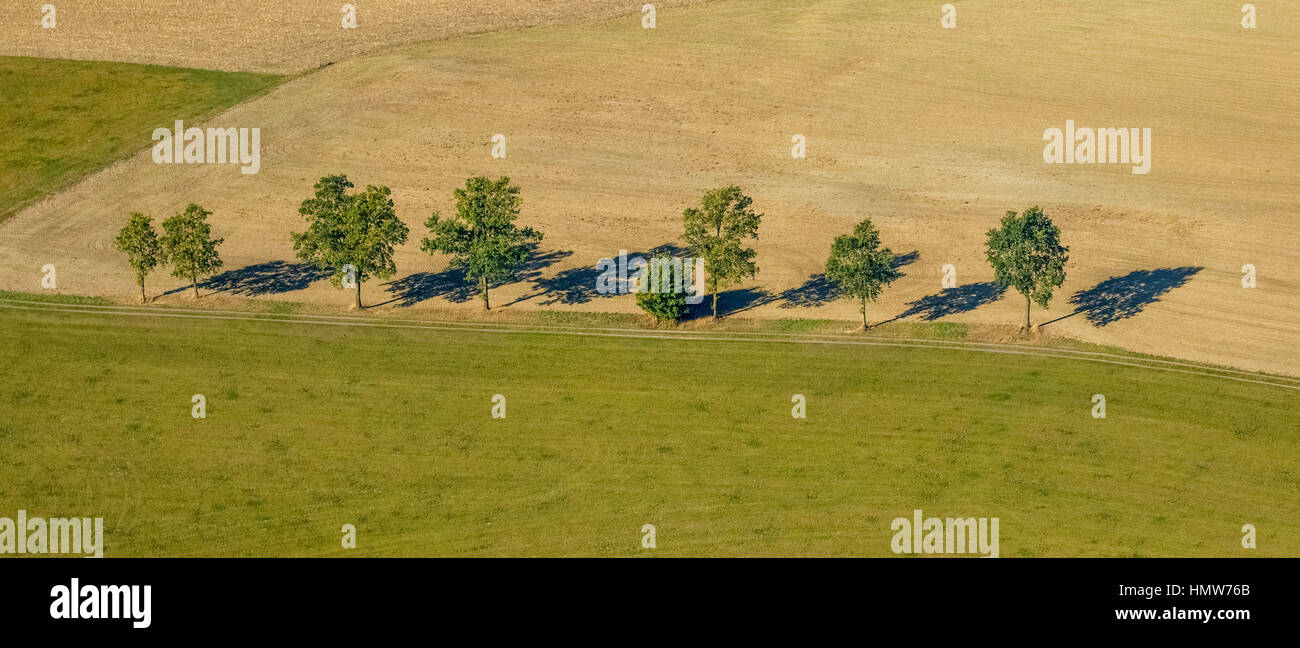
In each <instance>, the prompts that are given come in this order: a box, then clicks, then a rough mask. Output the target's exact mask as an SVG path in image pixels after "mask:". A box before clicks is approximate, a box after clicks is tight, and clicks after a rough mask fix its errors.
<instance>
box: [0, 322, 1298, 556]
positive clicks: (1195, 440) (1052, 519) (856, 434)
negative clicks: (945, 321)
mask: <svg viewBox="0 0 1300 648" xmlns="http://www.w3.org/2000/svg"><path fill="white" fill-rule="evenodd" d="M0 324H3V326H0V331H3V333H0V338H3V339H2V340H0V342H3V343H2V344H0V367H3V368H4V371H5V375H6V376H8V377H9V379H8V380H6V381H5V383H4V384H3V386H2V387H0V403H3V407H4V410H5V412H6V416H5V417H4V419H3V420H2V421H0V439H2V442H3V443H4V445H5V447H6V450H7V451H6V452H5V453H3V456H0V510H2V511H11V512H13V511H16V510H17V509H20V508H21V509H24V510H27V511H28V512H29V514H31V515H45V516H49V517H54V516H62V515H68V516H72V515H89V516H102V517H104V519H105V537H106V548H105V552H106V555H109V556H140V555H167V556H173V555H176V556H190V555H216V556H269V555H289V556H343V555H379V556H400V555H437V556H461V555H692V556H731V555H817V556H837V555H866V556H884V555H892V554H891V553H890V549H889V540H890V537H891V535H892V532H891V531H890V528H889V526H890V521H891V520H892V519H893V518H896V517H908V516H910V514H911V512H912V511H913V510H914V509H922V510H924V511H925V512H926V515H927V516H929V515H934V516H940V517H948V516H963V517H965V516H973V517H982V516H989V517H998V518H999V519H1000V520H1001V537H1000V547H1001V554H1002V555H1003V556H1073V555H1084V556H1138V555H1142V556H1237V555H1265V556H1280V555H1294V554H1295V553H1296V551H1297V550H1298V549H1300V544H1297V542H1298V541H1297V540H1296V538H1298V537H1300V534H1298V532H1300V515H1298V514H1300V498H1297V495H1298V494H1300V453H1298V452H1296V450H1297V447H1296V446H1297V444H1296V438H1295V431H1296V425H1295V424H1296V415H1295V412H1296V411H1297V406H1298V405H1300V394H1297V393H1296V392H1295V391H1294V390H1287V389H1277V388H1276V387H1271V386H1264V385H1252V384H1242V383H1233V382H1227V381H1220V380H1214V379H1211V378H1208V377H1202V376H1189V375H1181V374H1171V373H1161V372H1150V371H1144V370H1141V369H1136V368H1131V367H1123V366H1109V365H1095V364H1089V363H1068V362H1060V361H1059V360H1055V359H1052V358H1039V357H1029V356H1001V355H987V354H978V353H971V352H967V351H964V350H952V349H947V350H935V349H927V348H905V347H870V348H860V347H832V346H817V345H803V344H771V343H767V342H764V341H759V340H753V341H750V340H735V341H730V342H729V343H728V344H719V343H717V342H716V341H713V340H675V339H673V340H664V339H645V338H631V339H629V338H586V337H583V338H576V337H566V336H558V335H550V334H546V333H543V332H531V331H530V332H523V333H521V334H519V335H510V336H501V335H493V334H491V332H486V331H469V330H456V331H439V330H408V329H397V328H361V327H324V326H321V327H313V326H301V327H299V326H285V325H283V324H279V323H276V322H273V321H240V320H234V321H214V320H185V319H162V318H154V317H138V318H113V317H108V316H106V315H105V314H102V313H75V312H66V311H61V312H52V311H44V310H13V309H0ZM1098 393H1100V394H1104V395H1105V396H1106V398H1107V417H1106V418H1105V419H1094V418H1093V417H1092V415H1091V409H1092V404H1091V401H1090V399H1091V398H1092V396H1093V395H1094V394H1098ZM195 394H203V395H204V396H205V398H206V401H207V418H205V419H202V420H197V419H194V418H192V417H191V409H190V408H191V407H192V403H191V398H192V396H193V395H195ZM495 394H501V395H503V396H505V397H506V399H507V411H508V415H507V417H506V418H505V419H493V418H492V417H491V409H492V402H491V399H492V397H493V395H495ZM794 394H803V395H804V396H805V397H806V398H807V403H808V405H807V412H808V418H807V419H806V420H796V419H793V418H792V417H791V416H790V408H791V397H792V395H794ZM647 523H651V524H655V525H657V527H658V544H659V548H658V549H656V550H655V551H653V552H646V551H643V550H642V549H640V542H639V541H640V534H639V530H640V528H641V526H642V525H643V524H647ZM1246 523H1250V524H1254V525H1256V527H1257V528H1258V529H1259V549H1258V550H1256V551H1253V552H1246V551H1244V550H1242V549H1241V546H1240V537H1241V534H1240V528H1241V526H1242V525H1243V524H1246ZM344 524H354V525H356V527H357V529H358V549H357V550H355V551H344V550H343V549H341V547H340V543H339V538H340V533H339V530H340V528H341V527H342V525H344Z"/></svg>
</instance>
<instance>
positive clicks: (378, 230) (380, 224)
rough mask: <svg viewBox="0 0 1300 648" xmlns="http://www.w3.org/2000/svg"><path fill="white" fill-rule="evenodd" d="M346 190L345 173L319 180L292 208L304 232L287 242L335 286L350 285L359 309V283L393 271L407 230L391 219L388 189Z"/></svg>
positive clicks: (390, 197) (390, 200)
mask: <svg viewBox="0 0 1300 648" xmlns="http://www.w3.org/2000/svg"><path fill="white" fill-rule="evenodd" d="M352 186H353V185H352V183H351V182H349V181H348V178H347V176H345V175H330V176H325V177H323V178H321V179H320V180H319V181H318V182H317V183H316V186H315V194H314V195H313V196H312V197H311V198H308V199H306V200H304V201H302V205H301V206H299V207H298V213H299V214H302V215H303V217H304V218H306V219H307V231H305V232H301V233H295V234H292V235H291V238H292V239H293V249H294V252H295V253H296V254H297V256H298V259H299V260H300V261H302V262H303V263H309V264H312V265H314V266H316V267H317V268H318V269H320V270H322V271H326V272H331V273H332V274H331V276H330V282H331V283H333V284H334V286H335V287H338V288H344V287H353V286H348V285H347V284H348V283H349V282H350V283H354V284H355V288H356V302H355V304H356V307H357V308H362V303H361V285H362V284H363V283H365V281H366V280H367V279H370V278H375V277H377V278H380V279H385V278H388V277H391V276H393V274H394V273H396V272H397V264H396V263H395V262H394V260H393V254H394V251H395V250H396V247H397V246H398V245H401V244H403V243H405V242H406V237H407V235H408V234H409V232H410V229H409V228H408V227H407V226H406V223H403V222H402V220H401V219H400V218H398V217H397V213H396V212H395V211H394V209H393V199H392V191H391V190H389V188H388V187H376V186H374V185H367V186H366V189H365V191H362V192H361V193H357V194H348V193H347V190H348V189H350V188H352Z"/></svg>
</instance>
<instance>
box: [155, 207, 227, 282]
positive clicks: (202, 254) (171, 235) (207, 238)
mask: <svg viewBox="0 0 1300 648" xmlns="http://www.w3.org/2000/svg"><path fill="white" fill-rule="evenodd" d="M211 215H212V212H210V211H208V210H206V209H204V208H202V207H200V206H198V205H196V204H194V203H190V204H189V206H187V207H186V208H185V211H184V212H181V213H179V214H176V215H175V216H172V217H171V218H168V219H167V220H165V221H163V235H162V241H161V243H162V250H163V255H164V256H165V258H167V259H168V260H170V261H171V264H172V276H173V277H176V278H177V279H189V280H190V285H191V286H193V287H194V296H195V297H196V298H197V297H198V296H199V277H205V276H207V275H209V274H212V273H213V272H216V271H217V270H219V269H220V268H221V256H220V255H218V254H217V246H218V245H221V243H222V241H224V240H225V239H214V238H212V226H211V225H209V224H208V216H211Z"/></svg>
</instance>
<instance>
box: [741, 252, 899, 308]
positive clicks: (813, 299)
mask: <svg viewBox="0 0 1300 648" xmlns="http://www.w3.org/2000/svg"><path fill="white" fill-rule="evenodd" d="M919 258H921V253H920V252H917V251H916V250H913V251H911V252H908V253H906V254H895V255H894V260H893V261H892V262H890V265H891V266H893V267H894V269H898V268H902V267H903V266H908V265H911V264H913V263H916V260H917V259H919ZM904 276H906V275H904ZM839 298H840V290H839V287H837V286H836V285H835V282H833V281H831V280H830V279H828V278H827V277H826V275H825V274H821V273H818V274H815V275H812V276H811V277H808V281H805V282H804V283H803V285H801V286H798V287H796V288H790V289H789V290H785V291H783V292H782V293H781V294H780V295H778V296H777V299H778V300H780V301H781V305H780V306H778V308H787V309H788V308H819V307H821V306H825V305H826V304H829V303H831V302H833V301H835V300H836V299H839ZM763 303H767V302H763ZM760 305H761V304H760Z"/></svg>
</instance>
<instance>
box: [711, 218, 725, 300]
mask: <svg viewBox="0 0 1300 648" xmlns="http://www.w3.org/2000/svg"><path fill="white" fill-rule="evenodd" d="M715 231H716V234H715V235H714V238H718V239H720V238H722V221H721V220H719V221H718V222H717V228H716V229H715ZM709 292H711V293H713V319H718V278H717V277H715V276H713V273H712V272H710V273H709Z"/></svg>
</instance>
